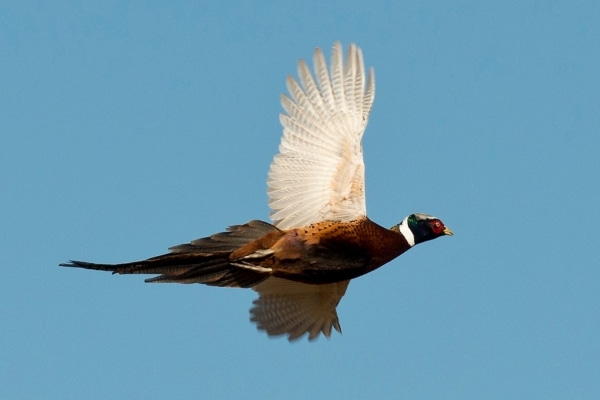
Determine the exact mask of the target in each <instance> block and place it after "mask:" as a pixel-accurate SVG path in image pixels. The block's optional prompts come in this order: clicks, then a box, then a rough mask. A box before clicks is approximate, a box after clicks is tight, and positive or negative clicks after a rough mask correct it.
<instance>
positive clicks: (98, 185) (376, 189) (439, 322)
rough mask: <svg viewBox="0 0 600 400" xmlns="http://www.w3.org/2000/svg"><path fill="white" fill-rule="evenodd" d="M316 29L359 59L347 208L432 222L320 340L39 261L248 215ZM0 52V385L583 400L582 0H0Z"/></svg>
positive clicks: (128, 391)
mask: <svg viewBox="0 0 600 400" xmlns="http://www.w3.org/2000/svg"><path fill="white" fill-rule="evenodd" d="M336 40H340V41H341V42H342V43H343V45H344V47H346V46H347V45H348V43H350V42H355V43H357V44H358V45H359V46H360V47H361V48H362V49H363V53H364V57H365V61H366V64H367V66H373V67H374V68H375V74H376V79H377V95H376V99H375V105H374V109H373V112H372V114H371V120H370V124H369V127H368V128H367V132H366V134H365V138H364V153H365V162H366V168H367V172H366V179H367V208H368V211H369V216H370V217H371V219H373V220H375V221H376V222H378V223H380V224H382V225H384V226H392V225H393V224H396V223H397V222H399V221H400V220H401V219H402V218H404V217H405V216H406V215H407V214H409V213H411V212H415V211H420V212H426V213H431V214H434V215H436V216H439V217H440V218H442V219H443V220H444V222H446V224H447V225H449V226H450V227H451V228H452V229H453V230H454V232H455V236H453V237H450V238H441V239H438V240H436V241H434V242H429V243H426V244H423V245H420V246H418V247H417V248H415V249H413V250H411V251H410V252H408V253H407V254H405V255H403V256H401V257H400V258H398V259H396V260H394V261H393V262H391V263H390V264H389V265H386V266H385V267H383V268H381V269H379V270H377V271H375V272H374V273H371V274H369V275H367V276H364V277H361V278H359V279H357V280H354V281H353V282H352V283H351V284H350V287H349V289H348V292H347V294H346V296H345V297H344V298H343V300H342V302H341V303H340V306H339V308H338V313H339V316H340V321H341V325H342V328H343V335H339V334H337V333H334V334H333V335H332V337H331V339H329V340H327V339H325V338H320V339H319V340H318V341H316V342H314V343H309V342H308V341H306V340H302V341H300V342H297V343H292V344H290V343H288V342H287V340H286V339H284V338H280V339H269V338H268V337H267V336H266V335H265V334H264V333H261V332H257V331H256V328H255V326H254V325H253V324H251V323H250V322H249V321H248V310H249V308H250V306H251V301H252V299H254V297H255V293H254V292H252V291H251V290H240V289H221V288H211V287H205V286H201V285H190V286H184V285H150V284H145V283H143V277H142V276H112V275H110V274H109V273H102V272H96V271H84V270H76V269H67V268H59V267H58V264H59V263H60V262H65V261H67V260H69V259H83V260H89V261H96V262H106V263H111V262H124V261H132V260H136V259H142V258H147V257H150V256H154V255H158V254H162V253H164V252H165V251H166V249H167V248H168V247H169V246H171V245H176V244H179V243H185V242H187V241H189V240H192V239H195V238H198V237H202V236H206V235H209V234H211V233H214V232H218V231H222V230H223V229H224V228H226V227H227V226H229V225H232V224H239V223H244V222H247V221H248V220H251V219H268V213H269V209H268V207H267V196H266V184H265V182H266V174H267V170H268V167H269V163H270V162H271V159H272V157H273V155H274V154H275V153H276V152H277V146H278V143H279V137H280V134H281V128H280V125H279V121H278V114H279V112H280V111H281V106H280V104H279V96H280V93H281V92H284V91H285V77H286V75H288V74H292V75H295V74H296V64H297V61H298V59H299V58H310V57H311V56H312V52H313V49H314V48H315V47H317V46H319V47H322V48H324V49H325V52H326V53H327V54H328V55H329V53H330V49H331V46H332V44H333V42H334V41H336ZM0 51H1V61H0V183H1V190H0V224H1V229H0V242H1V243H2V251H1V252H0V267H1V271H2V279H1V280H0V324H1V328H0V332H1V335H2V340H1V341H0V398H2V399H132V398H139V399H142V398H143V399H216V398H220V399H233V398H260V399H311V398H312V399H319V398H332V399H333V398H344V399H367V398H371V399H376V398H398V399H434V398H437V399H441V398H443V399H482V398H485V399H508V398H520V399H532V398H543V399H565V398H573V399H575V398H579V399H590V398H599V397H600V265H599V260H600V251H599V248H600V242H599V239H598V229H599V227H600V207H599V204H600V185H599V181H600V161H599V155H598V153H599V151H600V94H599V89H600V5H599V4H598V3H597V2H594V1H562V2H560V1H534V2H530V1H501V2H500V1H499V2H480V1H451V2H447V1H440V2H435V1H433V2H410V3H408V2H402V1H381V2H373V1H322V0H319V1H312V0H308V1H303V2H298V1H293V2H292V1H278V2H268V1H260V2H259V1H256V2H249V1H234V2H186V1H176V2H169V3H168V4H167V2H141V1H132V2H120V1H103V2H97V3H96V4H93V3H92V2H87V3H85V2H84V3H81V2H68V1H58V2H16V1H15V2H2V5H0Z"/></svg>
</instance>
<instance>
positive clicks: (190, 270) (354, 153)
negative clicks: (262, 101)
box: [61, 43, 452, 340]
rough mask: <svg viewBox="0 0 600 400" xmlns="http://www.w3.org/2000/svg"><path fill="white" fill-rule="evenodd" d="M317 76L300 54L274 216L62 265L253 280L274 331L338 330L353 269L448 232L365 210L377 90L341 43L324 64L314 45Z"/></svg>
mask: <svg viewBox="0 0 600 400" xmlns="http://www.w3.org/2000/svg"><path fill="white" fill-rule="evenodd" d="M314 71H315V72H314V75H313V74H312V73H311V72H310V69H309V67H308V66H307V64H306V63H305V62H304V61H300V62H299V65H298V75H299V78H300V79H299V82H297V81H296V80H294V79H293V78H291V77H288V79H287V87H288V91H289V93H290V95H289V96H286V95H282V98H281V103H282V105H283V108H284V110H285V114H282V115H281V117H280V120H281V123H282V125H283V127H284V129H283V137H282V140H281V144H280V147H279V154H277V155H276V156H275V158H274V160H273V162H272V164H271V168H270V171H269V175H268V180H267V184H268V194H269V205H270V207H271V208H272V210H273V212H272V214H271V219H272V220H273V224H269V223H267V222H262V221H256V220H255V221H250V222H248V223H246V224H243V225H234V226H231V227H230V228H229V229H228V230H227V232H222V233H217V234H214V235H212V236H209V237H205V238H201V239H197V240H194V241H192V242H190V243H188V244H182V245H179V246H175V247H172V248H170V249H169V253H167V254H164V255H161V256H157V257H153V258H150V259H147V260H143V261H136V262H131V263H124V264H95V263H89V262H84V261H71V262H69V263H65V264H61V265H62V266H66V267H80V268H85V269H94V270H102V271H112V272H113V273H118V274H152V275H155V276H154V277H151V278H148V279H146V282H155V283H157V282H163V283H202V284H205V285H210V286H222V287H242V288H248V287H251V288H253V289H254V290H256V291H257V292H258V294H259V297H258V299H257V300H255V301H254V306H253V308H252V309H251V310H250V314H251V320H252V321H253V322H255V323H256V324H257V326H258V328H259V329H261V330H265V331H266V332H267V333H268V334H269V335H287V336H288V338H289V339H290V340H293V339H297V338H299V337H301V336H303V335H305V334H307V335H308V337H309V339H311V340H312V339H315V338H317V337H318V336H319V334H320V333H322V334H324V335H325V336H327V337H329V335H330V334H331V330H332V328H333V329H336V330H337V331H339V332H341V327H340V324H339V321H338V316H337V312H336V307H337V304H338V303H339V301H340V300H341V298H342V296H343V295H344V294H345V292H346V289H347V287H348V284H349V282H350V280H351V279H354V278H356V277H359V276H361V275H363V274H366V273H368V272H371V271H373V270H374V269H376V268H379V267H381V266H382V265H384V264H386V263H387V262H389V261H391V260H392V259H394V258H396V257H397V256H399V255H400V254H402V253H404V252H405V251H407V250H409V249H410V248H411V247H413V246H414V245H416V244H419V243H423V242H425V241H428V240H432V239H435V238H437V237H440V236H443V235H451V234H452V232H451V231H450V230H449V229H448V228H447V227H446V226H445V225H444V224H443V222H442V221H440V220H439V219H438V218H436V217H433V216H431V215H427V214H418V213H415V214H411V215H409V216H408V217H406V218H405V219H404V220H402V222H401V223H399V224H398V225H395V226H393V227H392V228H390V229H386V228H384V227H382V226H380V225H378V224H376V223H374V222H372V221H371V220H370V219H369V218H367V215H366V205H365V193H364V163H363V157H362V146H361V139H362V135H363V133H364V130H365V128H366V125H367V121H368V116H369V113H370V110H371V106H372V104H373V99H374V96H375V79H374V73H373V70H372V69H371V70H370V71H369V73H368V74H366V73H365V70H364V66H363V59H362V53H361V51H360V49H358V47H356V46H354V45H351V46H350V47H349V50H348V54H347V57H346V59H345V61H344V59H343V57H342V49H341V45H340V44H339V43H336V44H335V45H334V47H333V54H332V59H331V68H330V69H328V68H327V64H326V62H325V58H324V56H323V53H322V52H321V50H320V49H317V50H316V51H315V55H314Z"/></svg>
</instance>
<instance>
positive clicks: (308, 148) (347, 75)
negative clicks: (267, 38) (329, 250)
mask: <svg viewBox="0 0 600 400" xmlns="http://www.w3.org/2000/svg"><path fill="white" fill-rule="evenodd" d="M314 70H315V76H316V80H315V78H313V75H312V74H311V72H310V70H309V67H308V66H307V65H306V63H305V62H304V61H303V60H301V61H300V62H299V63H298V76H299V78H300V79H299V80H300V83H298V82H296V81H295V80H294V79H293V78H292V77H288V79H287V88H288V91H289V93H290V96H289V97H288V96H286V95H285V94H284V95H282V97H281V104H282V106H283V108H284V110H285V114H281V116H280V120H281V124H282V125H283V137H282V139H281V144H280V146H279V154H277V155H276V156H275V158H274V159H273V162H272V163H271V169H270V170H269V178H268V180H267V185H268V195H269V206H270V207H271V209H272V210H273V211H272V213H271V219H272V220H273V221H274V224H275V225H276V226H277V227H278V228H280V229H289V228H293V227H298V226H304V225H307V224H310V223H314V222H319V221H324V220H329V221H351V220H354V219H357V218H360V217H363V216H365V215H366V206H365V191H364V176H365V169H364V163H363V155H362V146H361V139H362V136H363V133H364V131H365V128H366V126H367V121H368V117H369V113H370V111H371V106H372V104H373V100H374V97H375V78H374V73H373V69H370V70H369V74H368V76H367V75H366V73H365V69H364V65H363V58H362V53H361V51H360V49H359V48H358V47H356V46H355V45H354V44H352V45H350V47H349V49H348V54H347V56H346V60H345V62H344V60H343V54H342V46H341V44H340V43H335V44H334V46H333V52H332V57H331V72H329V71H328V69H327V64H326V61H325V57H324V56H323V52H322V51H321V50H320V49H316V50H315V54H314Z"/></svg>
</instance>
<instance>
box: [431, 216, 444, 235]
mask: <svg viewBox="0 0 600 400" xmlns="http://www.w3.org/2000/svg"><path fill="white" fill-rule="evenodd" d="M429 225H430V226H431V230H432V231H433V233H435V234H436V235H440V234H441V233H442V232H443V231H444V224H443V223H442V221H440V220H439V219H435V220H433V221H432V222H431V224H429Z"/></svg>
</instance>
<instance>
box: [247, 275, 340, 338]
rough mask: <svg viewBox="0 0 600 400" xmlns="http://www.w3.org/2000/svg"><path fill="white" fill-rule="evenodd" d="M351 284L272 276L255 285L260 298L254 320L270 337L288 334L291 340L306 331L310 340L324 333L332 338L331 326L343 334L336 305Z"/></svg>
mask: <svg viewBox="0 0 600 400" xmlns="http://www.w3.org/2000/svg"><path fill="white" fill-rule="evenodd" d="M349 283H350V281H342V282H335V283H327V284H323V285H310V284H307V283H301V282H294V281H288V280H286V279H280V278H273V277H271V278H268V279H267V280H265V281H263V282H261V283H259V284H258V285H256V286H254V288H253V289H254V290H256V291H257V292H258V293H259V297H258V299H256V300H254V307H253V308H252V309H251V310H250V314H251V318H250V319H251V320H252V321H253V322H255V323H256V324H257V327H258V329H260V330H264V331H266V332H267V334H268V335H269V336H277V335H288V339H289V340H290V341H291V340H295V339H299V338H300V337H302V336H303V335H304V334H305V333H308V338H309V340H314V339H316V338H317V337H318V336H319V334H320V333H323V334H324V335H325V336H327V337H329V335H331V328H334V329H335V330H336V331H338V332H340V333H341V331H342V328H341V327H340V323H339V321H338V316H337V312H336V307H337V305H338V303H339V302H340V300H341V299H342V296H344V293H346V288H347V287H348V284H349Z"/></svg>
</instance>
